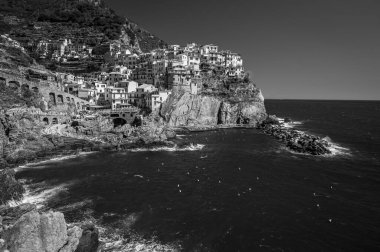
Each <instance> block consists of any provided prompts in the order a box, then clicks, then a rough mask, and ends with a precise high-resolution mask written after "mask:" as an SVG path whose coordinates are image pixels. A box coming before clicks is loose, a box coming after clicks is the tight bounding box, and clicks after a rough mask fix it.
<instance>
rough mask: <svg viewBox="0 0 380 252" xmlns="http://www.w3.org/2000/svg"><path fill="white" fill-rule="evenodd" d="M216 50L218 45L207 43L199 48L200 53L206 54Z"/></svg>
mask: <svg viewBox="0 0 380 252" xmlns="http://www.w3.org/2000/svg"><path fill="white" fill-rule="evenodd" d="M217 52H218V46H217V45H213V44H209V45H204V46H202V48H201V54H202V55H208V54H209V53H217Z"/></svg>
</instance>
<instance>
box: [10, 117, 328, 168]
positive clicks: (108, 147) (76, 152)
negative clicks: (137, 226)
mask: <svg viewBox="0 0 380 252" xmlns="http://www.w3.org/2000/svg"><path fill="white" fill-rule="evenodd" d="M278 119H280V118H278ZM286 124H287V123H286V122H283V119H280V122H279V124H275V125H279V126H280V128H281V130H282V131H296V130H294V129H292V127H288V126H286ZM171 129H172V130H173V131H174V132H176V133H177V134H178V133H197V132H209V131H218V130H229V129H248V130H257V131H258V132H262V133H264V134H266V135H268V136H274V135H273V134H271V133H268V132H266V131H265V128H263V126H254V125H238V124H236V125H221V124H220V125H216V126H182V127H173V128H171ZM297 132H299V131H297ZM301 134H302V135H307V136H311V137H315V136H313V135H310V134H307V133H305V132H302V133H301ZM50 136H52V135H50ZM54 137H58V138H59V137H61V136H54ZM274 137H275V138H277V137H276V136H274ZM316 138H317V139H320V138H319V137H316ZM74 139H75V140H83V139H80V138H77V139H76V138H74ZM279 140H280V142H283V141H281V139H279ZM181 141H182V139H181V138H179V137H177V136H176V137H175V138H172V139H171V140H166V141H158V142H157V141H153V142H150V143H141V142H139V140H138V141H135V142H131V143H123V144H111V143H97V142H90V141H89V142H88V144H89V145H90V144H94V145H95V146H92V147H91V146H82V147H81V148H77V149H66V150H63V151H59V150H54V151H53V152H57V153H54V154H52V155H45V156H41V157H38V158H36V159H34V160H30V161H24V162H21V163H17V164H12V165H10V166H8V167H7V168H10V169H13V170H15V171H16V172H17V170H18V169H20V168H21V169H23V167H25V166H28V165H32V164H37V163H40V162H46V161H50V160H53V159H57V158H62V159H66V158H76V157H78V156H81V155H87V154H91V153H96V152H123V151H131V152H134V151H138V150H139V149H146V150H147V151H149V149H152V150H153V149H154V148H156V147H157V148H165V147H167V148H173V147H178V143H180V144H179V147H183V146H186V145H191V144H193V145H196V143H191V142H182V143H181ZM323 141H324V142H326V143H325V144H327V145H326V146H328V147H331V146H332V145H333V144H332V143H327V141H325V140H323ZM284 147H285V148H286V149H288V150H289V151H291V152H294V153H298V154H309V155H314V154H312V153H308V152H306V153H305V152H300V151H297V150H295V149H292V148H290V147H289V146H287V145H285V146H284ZM332 147H334V146H332ZM325 154H326V155H332V154H333V153H323V154H318V155H319V156H324V155H325ZM7 168H5V169H7Z"/></svg>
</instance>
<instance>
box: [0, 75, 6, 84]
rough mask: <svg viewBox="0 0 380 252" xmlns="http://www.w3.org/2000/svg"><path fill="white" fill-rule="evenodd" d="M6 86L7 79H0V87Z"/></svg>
mask: <svg viewBox="0 0 380 252" xmlns="http://www.w3.org/2000/svg"><path fill="white" fill-rule="evenodd" d="M6 85H7V79H5V78H3V77H0V86H6Z"/></svg>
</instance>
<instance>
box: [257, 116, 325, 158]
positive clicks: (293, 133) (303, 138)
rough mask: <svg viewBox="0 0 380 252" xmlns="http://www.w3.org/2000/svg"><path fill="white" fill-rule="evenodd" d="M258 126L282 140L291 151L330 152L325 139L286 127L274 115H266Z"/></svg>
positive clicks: (322, 153) (308, 152)
mask: <svg viewBox="0 0 380 252" xmlns="http://www.w3.org/2000/svg"><path fill="white" fill-rule="evenodd" d="M286 121H288V122H289V121H290V120H289V119H286ZM258 128H259V129H261V130H262V131H263V132H264V133H265V134H268V135H271V136H273V137H275V138H276V139H278V140H280V141H281V142H284V143H285V145H286V147H287V148H289V149H290V150H292V151H295V152H298V153H306V154H311V155H324V154H331V151H330V149H329V147H330V144H329V143H328V142H327V141H326V140H324V139H322V138H320V137H318V136H314V135H310V134H307V133H305V132H302V131H298V130H294V129H289V128H286V127H284V124H283V123H282V122H280V120H279V119H278V118H277V117H276V116H268V117H267V119H266V120H265V121H264V122H262V123H261V124H260V125H259V126H258Z"/></svg>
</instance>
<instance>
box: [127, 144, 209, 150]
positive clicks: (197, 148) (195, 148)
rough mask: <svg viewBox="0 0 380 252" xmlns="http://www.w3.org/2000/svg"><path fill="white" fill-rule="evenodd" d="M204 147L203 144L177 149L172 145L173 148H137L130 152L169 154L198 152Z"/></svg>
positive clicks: (176, 146)
mask: <svg viewBox="0 0 380 252" xmlns="http://www.w3.org/2000/svg"><path fill="white" fill-rule="evenodd" d="M204 147H205V145H204V144H190V145H188V146H185V147H178V145H174V146H173V147H167V146H163V147H153V148H137V149H132V150H130V152H145V151H169V152H177V151H199V150H202V149H203V148H204Z"/></svg>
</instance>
